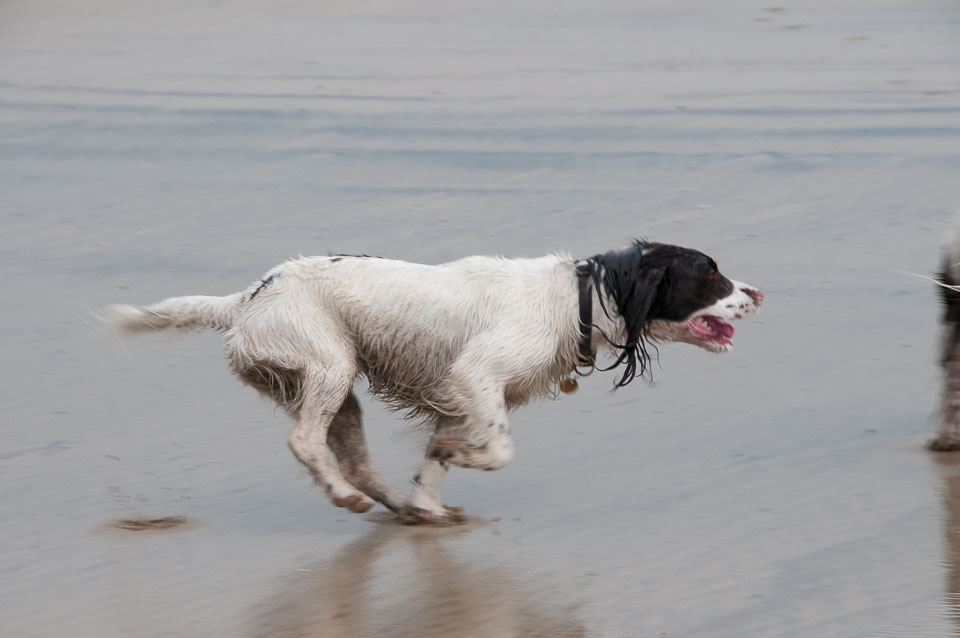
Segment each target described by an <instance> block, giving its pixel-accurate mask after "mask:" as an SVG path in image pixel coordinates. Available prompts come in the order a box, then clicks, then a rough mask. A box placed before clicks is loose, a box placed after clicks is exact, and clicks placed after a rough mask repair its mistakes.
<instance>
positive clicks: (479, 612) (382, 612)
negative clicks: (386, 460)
mask: <svg viewBox="0 0 960 638" xmlns="http://www.w3.org/2000/svg"><path fill="white" fill-rule="evenodd" d="M471 529H473V528H471V527H469V526H468V527H466V528H442V529H436V528H419V527H404V526H401V525H399V524H396V523H394V522H392V521H387V520H378V521H377V524H376V525H375V526H374V529H372V530H371V531H370V533H369V534H367V535H366V536H364V537H362V538H360V539H359V540H357V541H354V542H353V543H351V544H349V545H348V546H347V547H345V548H344V549H343V550H342V551H341V552H340V553H339V555H338V556H336V557H335V558H334V559H333V560H332V562H329V563H322V564H321V565H319V566H316V567H313V568H311V569H310V570H309V572H306V571H305V572H304V576H303V577H302V578H296V579H295V580H294V582H293V583H291V584H290V585H287V586H285V587H284V588H283V590H282V591H281V592H280V593H279V594H278V595H277V596H276V597H275V598H273V599H272V600H270V601H268V602H267V603H266V609H265V611H263V612H262V613H261V614H259V615H258V616H259V617H258V619H257V622H256V623H255V630H254V635H255V636H264V637H265V636H270V637H271V638H279V637H285V636H331V637H341V636H344V637H345V636H349V637H351V638H365V637H368V636H369V637H378V638H382V637H396V638H402V637H408V636H409V637H413V636H416V637H417V638H429V637H431V636H436V637H440V636H444V637H446V636H465V637H470V638H473V637H476V638H483V637H489V638H513V637H516V638H521V637H523V638H540V637H542V638H548V637H550V638H574V637H583V636H586V635H587V633H586V630H585V628H584V627H583V625H582V624H581V623H580V622H579V621H577V620H575V619H573V618H571V617H570V613H571V612H570V610H569V609H566V610H564V609H562V608H561V607H559V606H556V605H554V604H552V603H551V602H550V601H543V600H541V599H540V596H542V593H540V592H534V591H531V590H529V589H525V588H523V587H521V586H519V585H518V584H517V583H516V582H515V580H514V578H512V577H511V575H510V574H509V573H508V571H507V570H504V569H503V568H500V567H494V566H486V565H482V564H479V561H477V560H474V559H461V558H458V557H454V556H452V555H451V551H450V550H449V549H448V548H447V547H446V544H447V542H448V541H449V540H451V539H452V537H453V536H456V535H459V534H464V533H469V532H470V530H471Z"/></svg>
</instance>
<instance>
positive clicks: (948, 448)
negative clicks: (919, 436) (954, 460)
mask: <svg viewBox="0 0 960 638" xmlns="http://www.w3.org/2000/svg"><path fill="white" fill-rule="evenodd" d="M927 448H928V449H930V450H931V451H933V452H956V451H958V450H960V439H957V438H954V437H950V436H938V437H937V438H935V439H934V440H932V441H930V442H929V443H927Z"/></svg>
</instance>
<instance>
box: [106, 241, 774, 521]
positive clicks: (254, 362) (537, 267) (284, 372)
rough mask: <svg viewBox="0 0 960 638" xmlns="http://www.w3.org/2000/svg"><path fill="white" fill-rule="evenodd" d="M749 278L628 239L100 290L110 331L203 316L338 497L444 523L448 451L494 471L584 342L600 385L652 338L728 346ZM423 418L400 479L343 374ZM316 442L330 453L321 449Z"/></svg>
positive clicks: (195, 326)
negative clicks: (597, 248) (425, 438)
mask: <svg viewBox="0 0 960 638" xmlns="http://www.w3.org/2000/svg"><path fill="white" fill-rule="evenodd" d="M762 300H763V294H762V293H761V292H760V291H759V290H757V289H756V288H754V287H753V286H749V285H747V284H743V283H740V282H737V281H732V280H730V279H727V278H726V277H725V276H723V275H722V274H721V273H720V271H719V270H718V269H717V264H716V262H714V260H713V259H711V258H710V257H708V256H707V255H705V254H703V253H701V252H698V251H696V250H691V249H688V248H681V247H679V246H672V245H667V244H659V243H651V242H647V241H636V242H634V243H632V244H630V245H628V246H625V247H623V248H620V249H617V250H612V251H609V252H606V253H603V254H598V255H596V256H594V257H591V258H588V259H583V260H580V261H577V260H575V259H572V258H570V257H568V256H566V255H561V254H554V255H549V256H546V257H540V258H536V259H505V258H502V257H479V256H478V257H466V258H464V259H460V260H458V261H454V262H451V263H446V264H440V265H436V266H427V265H421V264H414V263H408V262H403V261H395V260H388V259H380V258H375V257H367V256H351V255H336V256H329V257H301V258H299V259H294V260H292V261H288V262H286V263H284V264H281V265H280V266H277V267H276V268H274V269H272V270H270V271H269V272H267V273H266V274H265V275H264V276H263V278H262V279H260V280H258V281H256V282H254V283H253V284H251V285H250V287H249V288H247V289H246V290H244V291H242V292H238V293H235V294H232V295H227V296H225V297H208V296H189V297H174V298H170V299H166V300H164V301H161V302H159V303H156V304H153V305H150V306H112V307H110V308H109V309H108V310H107V312H106V314H105V316H104V320H105V321H106V323H107V324H108V325H110V326H112V328H113V329H114V330H116V331H117V332H119V333H135V332H148V331H157V330H166V329H177V330H182V331H190V330H201V329H214V330H218V331H220V332H222V333H223V335H224V341H225V349H226V356H227V359H228V361H229V364H230V367H231V369H232V370H233V372H234V373H235V374H236V375H237V376H238V377H239V378H240V380H241V381H243V382H244V383H245V384H247V385H249V386H252V387H253V388H255V389H256V390H258V391H259V392H261V393H262V394H264V395H266V396H267V397H270V398H271V399H272V400H273V401H275V402H276V403H277V405H279V406H280V407H282V408H283V409H284V410H286V411H287V412H288V413H289V414H290V416H291V417H292V418H293V419H294V420H295V421H296V426H295V427H294V428H293V432H292V433H291V434H290V437H289V439H288V443H289V447H290V450H291V451H292V452H293V455H294V456H295V457H296V458H297V459H298V460H299V461H300V462H301V463H302V464H303V465H304V466H306V468H307V469H308V470H309V471H310V473H311V475H312V476H313V477H314V479H315V480H316V482H317V484H319V485H320V486H321V487H323V489H324V490H325V491H326V492H327V494H328V496H329V498H330V500H331V501H332V502H333V504H334V505H336V506H338V507H345V508H347V509H349V510H350V511H353V512H365V511H366V510H368V509H369V508H370V507H371V506H373V504H374V502H379V503H382V504H383V505H384V506H386V507H387V508H389V509H390V510H392V511H394V512H396V513H398V514H399V515H400V516H401V517H404V518H406V519H408V520H412V521H414V522H447V521H450V520H452V519H455V518H456V517H457V514H456V511H455V510H453V509H451V508H447V507H445V506H443V505H442V504H441V502H440V497H439V489H440V484H441V483H442V481H443V479H444V477H445V476H446V473H447V471H448V469H449V467H450V466H451V465H456V466H459V467H465V468H477V469H483V470H498V469H500V468H502V467H504V466H505V465H507V464H508V463H509V462H510V461H511V459H513V455H514V447H513V439H512V438H511V436H510V427H509V424H508V420H507V414H508V412H509V411H510V410H512V409H514V408H516V407H519V406H521V405H524V404H526V403H527V402H529V401H530V400H531V399H532V398H534V397H556V396H558V395H559V393H558V390H563V391H571V390H572V389H574V388H575V387H576V382H575V379H576V375H577V374H581V373H586V372H589V371H592V370H593V369H594V368H597V363H596V356H597V352H598V350H603V351H605V352H606V353H608V354H609V355H610V356H611V359H610V364H609V365H608V366H606V367H603V368H597V369H601V370H612V369H618V370H619V371H620V372H621V374H620V376H619V378H618V379H617V381H616V386H617V387H621V386H624V385H627V384H628V383H630V381H632V380H633V379H634V378H635V377H636V376H637V375H643V374H644V373H645V371H647V370H648V367H649V364H650V356H649V355H648V352H647V350H648V347H649V346H650V344H651V343H657V342H666V341H679V342H684V343H689V344H693V345H696V346H699V347H701V348H704V349H706V350H709V351H711V352H725V351H727V350H729V349H730V348H731V347H732V344H733V333H734V328H733V326H732V325H730V323H729V322H730V321H732V320H735V319H741V318H743V317H746V316H748V315H751V314H753V313H755V312H756V311H757V309H758V307H759V306H760V303H761V301H762ZM360 376H363V377H365V378H366V380H367V381H368V382H369V384H370V389H371V391H372V393H373V394H374V395H376V396H378V397H380V398H381V399H383V400H384V401H386V402H387V403H388V404H390V405H391V406H393V407H395V408H397V409H400V410H403V411H406V412H407V414H408V416H411V417H414V418H421V419H423V420H424V421H426V422H427V423H429V424H430V425H432V426H433V427H434V435H433V438H432V439H431V440H430V443H429V444H428V446H427V451H426V459H425V461H424V462H423V465H422V466H421V468H420V470H419V471H418V472H417V473H416V475H415V476H414V478H413V483H414V491H413V494H412V495H407V494H405V493H403V492H401V491H399V490H397V489H396V488H394V487H393V486H391V485H390V484H389V483H387V481H386V480H384V478H383V477H382V476H381V475H380V473H379V472H378V471H377V470H376V468H375V467H374V465H373V463H372V462H371V460H370V457H369V455H368V452H367V446H366V441H365V437H364V433H363V426H362V421H361V414H360V405H359V403H358V401H357V397H356V394H355V392H354V382H355V381H356V379H357V378H358V377H360ZM328 450H329V451H332V452H333V455H334V456H335V457H336V461H337V463H336V464H335V463H334V462H333V460H332V459H331V458H330V456H329V454H328Z"/></svg>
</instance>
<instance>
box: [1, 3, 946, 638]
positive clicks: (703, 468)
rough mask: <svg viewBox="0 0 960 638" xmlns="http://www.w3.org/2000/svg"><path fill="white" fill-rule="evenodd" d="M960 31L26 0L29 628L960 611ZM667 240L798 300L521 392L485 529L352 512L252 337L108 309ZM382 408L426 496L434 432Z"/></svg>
mask: <svg viewBox="0 0 960 638" xmlns="http://www.w3.org/2000/svg"><path fill="white" fill-rule="evenodd" d="M958 35H960V6H958V5H956V4H955V3H950V2H931V1H925V0H919V1H918V0H902V1H898V0H880V1H873V0H871V1H867V0H852V1H851V2H842V3H826V2H803V3H792V4H782V5H772V4H764V3H751V2H740V1H736V0H733V1H726V0H722V1H718V2H710V3H708V2H670V3H662V2H646V1H640V2H627V1H626V0H597V1H595V2H589V3H588V2H576V3H575V2H567V1H564V0H559V1H556V2H509V3H508V2H492V3H491V2H487V3H476V2H462V3H453V2H447V3H442V2H429V1H426V0H391V1H390V2H385V1H377V0H374V1H373V2H363V3H360V2H336V1H334V2H309V1H307V0H278V1H276V2H262V1H259V0H258V1H254V0H238V1H224V2H187V1H185V0H165V1H163V2H152V3H136V2H121V1H120V0H89V1H88V2H82V3H80V2H67V1H65V0H7V1H5V2H4V3H3V4H2V6H0V215H2V219H3V233H2V236H0V269H2V273H3V275H2V279H3V288H2V289H3V311H2V313H0V317H2V319H0V321H2V328H3V329H2V330H0V352H2V353H3V360H4V361H5V362H6V363H5V364H4V376H3V384H2V386H0V420H2V426H0V635H2V636H5V637H6V636H9V637H18V638H19V637H29V636H37V637H53V636H71V637H75V638H81V637H106V636H109V637H113V636H118V637H119V636H124V637H126V636H144V637H150V638H153V637H166V636H169V637H177V638H181V637H209V636H230V637H274V636H290V637H293V636H323V637H334V638H337V637H358V638H364V637H374V636H376V637H396V638H408V637H417V638H422V637H446V636H453V637H456V636H465V637H474V636H476V637H489V638H500V637H525V636H543V637H547V636H550V637H553V636H560V637H566V636H577V637H580V636H591V637H609V638H641V637H652V638H685V637H707V638H714V637H716V638H723V637H730V638H743V637H746V636H749V637H766V636H771V637H776V636H790V637H810V638H823V637H834V636H857V637H875V636H897V637H902V636H911V637H921V638H923V637H939V636H952V635H956V634H957V632H958V624H957V621H956V618H958V616H960V598H958V596H960V540H958V539H960V456H958V457H956V458H951V457H950V456H949V455H940V456H934V455H931V454H930V453H928V452H926V451H925V450H924V449H923V445H924V443H925V441H926V440H927V439H928V438H929V436H930V433H931V432H932V431H933V430H934V429H935V427H936V418H935V406H936V398H937V392H938V373H937V368H936V360H937V355H936V331H937V314H938V306H937V301H936V297H935V294H934V290H933V286H932V285H931V284H930V283H929V282H927V281H924V280H922V279H920V278H917V277H914V276H911V275H909V274H904V272H913V273H922V274H928V273H931V272H933V271H934V270H935V269H936V268H937V267H938V260H939V252H938V251H939V246H940V244H941V243H942V241H943V239H944V237H945V235H946V232H947V229H948V228H949V227H950V225H951V224H952V222H953V220H954V216H955V214H956V211H957V210H958V208H960V179H958V175H960V37H958ZM636 236H643V237H647V238H650V239H653V240H657V241H664V242H668V243H677V244H681V245H687V246H692V247H696V248H699V249H701V250H703V251H705V252H707V253H709V254H711V255H712V256H714V257H715V258H716V259H717V260H718V262H719V263H720V266H721V268H722V269H723V271H724V272H725V273H726V274H728V275H730V276H731V277H734V278H736V279H740V280H743V281H747V282H750V283H752V284H755V285H756V286H758V287H760V288H761V289H762V290H763V291H764V293H765V294H766V301H765V305H764V307H763V309H762V310H761V313H760V314H759V315H758V316H757V317H755V318H752V319H750V320H748V321H745V322H742V323H739V324H738V325H737V344H736V347H735V349H734V351H733V352H731V353H729V354H726V355H722V356H716V355H710V354H708V353H706V352H704V351H701V350H697V349H694V348H691V347H689V346H683V345H666V346H664V347H662V348H661V349H660V363H659V367H656V368H655V370H654V383H653V384H652V385H648V384H644V383H640V382H637V383H634V384H633V385H631V386H630V387H628V388H625V389H623V390H620V391H617V392H615V393H614V392H611V387H612V384H613V380H614V376H613V375H612V374H606V375H605V374H599V373H598V374H596V375H594V376H592V377H591V378H589V379H587V380H585V381H584V382H582V383H581V389H580V391H579V392H578V393H576V394H574V395H571V396H568V397H565V398H564V399H563V400H561V401H557V402H546V403H538V404H535V405H531V406H528V407H527V408H525V409H522V410H520V411H518V412H516V413H514V415H513V416H512V423H513V426H514V433H515V439H516V443H517V449H518V454H517V458H516V460H515V461H514V463H513V464H512V465H511V466H509V467H508V468H506V469H504V470H503V471H500V472H495V473H482V472H472V471H466V470H459V471H456V470H455V471H453V472H452V473H451V475H450V477H449V480H448V482H447V484H446V486H445V500H446V502H448V503H450V504H452V505H460V506H463V507H464V508H465V511H466V512H467V513H468V514H470V515H473V516H475V517H477V518H478V519H480V520H477V521H474V522H472V523H471V524H469V525H466V526H464V527H460V528H448V529H421V528H410V527H403V526H400V525H397V524H394V523H393V522H392V521H391V520H390V518H389V517H388V516H386V515H385V514H384V513H383V512H382V511H381V512H379V513H377V512H372V513H371V514H367V515H362V516H358V515H351V514H347V513H345V511H344V510H338V509H336V508H333V507H332V506H331V505H329V503H328V502H327V501H326V499H325V498H324V497H323V495H322V494H320V493H319V492H318V490H317V489H316V488H314V487H313V486H312V485H311V483H310V481H309V479H308V477H307V476H306V473H305V472H304V471H303V470H302V469H301V468H300V466H299V465H298V464H297V463H296V462H295V461H294V459H293V458H292V456H291V455H290V453H289V452H288V450H287V448H286V437H287V433H288V431H289V428H290V427H291V424H290V423H289V422H288V419H287V418H286V417H285V416H284V415H283V414H281V413H279V412H276V411H274V410H273V409H272V407H271V406H270V405H267V404H266V403H264V402H263V401H262V400H261V399H259V398H258V397H257V396H256V394H255V393H254V392H253V391H251V390H249V389H248V388H245V387H242V386H241V385H240V384H239V383H238V382H237V381H236V380H235V379H233V378H232V377H231V376H230V375H229V373H228V372H227V370H226V366H225V364H224V362H223V358H222V355H221V352H220V342H219V338H218V337H217V336H216V335H215V334H203V335H190V336H187V337H184V338H164V337H145V338H142V339H139V340H137V341H134V342H130V343H129V344H127V345H126V346H125V347H120V346H118V345H117V344H114V343H112V342H111V341H110V340H109V339H108V338H107V337H106V336H105V335H104V334H103V333H102V332H101V331H100V330H99V328H98V326H97V325H96V322H95V321H93V320H92V319H91V315H92V313H93V312H95V311H97V310H99V309H101V308H102V307H103V306H105V305H107V304H110V303H118V302H131V303H146V302H153V301H156V300H159V299H161V298H164V297H167V296H173V295H183V294H227V293H231V292H234V291H236V290H239V289H241V288H243V287H245V286H246V285H248V284H249V283H250V282H252V281H254V280H255V279H257V278H258V277H260V276H261V275H262V274H263V273H264V272H265V271H266V270H268V269H269V268H270V267H272V266H273V265H275V264H276V263H278V262H280V261H282V260H284V259H286V258H288V257H291V256H296V255H298V254H328V253H331V252H344V253H365V254H372V255H380V256H384V257H392V258H400V259H406V260H411V261H418V262H425V263H440V262H443V261H447V260H451V259H455V258H457V257H460V256H464V255H469V254H476V253H489V254H504V255H508V256H535V255H541V254H544V253H547V252H553V251H565V252H568V253H570V254H572V255H575V256H589V255H592V254H595V253H597V252H602V251H604V250H607V249H610V248H614V247H616V246H618V245H621V244H622V243H623V242H624V240H626V239H628V238H630V237H636ZM364 410H365V414H366V420H367V431H368V433H369V436H370V438H371V446H372V451H373V455H374V458H375V460H376V461H377V463H378V465H379V466H380V468H381V469H382V471H383V472H384V474H385V475H386V476H388V477H389V478H390V479H391V480H392V481H394V482H395V483H396V484H397V485H407V484H408V483H407V481H408V479H409V476H410V474H411V473H412V471H413V470H414V469H415V467H416V465H417V463H418V459H419V458H420V455H421V454H422V446H423V444H424V436H423V435H422V434H421V433H419V432H416V431H413V430H411V428H410V427H409V426H406V425H404V424H402V423H399V422H398V421H397V418H396V415H393V414H391V413H389V412H388V411H386V410H384V409H383V408H382V407H381V406H380V405H378V404H377V403H375V402H372V401H370V400H366V399H365V401H364ZM121 520H126V521H127V523H123V524H120V525H119V526H118V525H116V523H117V521H121ZM142 520H148V521H149V520H156V521H159V522H158V526H159V527H161V528H163V529H157V530H151V529H142V528H139V529H138V528H137V525H138V524H139V523H137V521H142Z"/></svg>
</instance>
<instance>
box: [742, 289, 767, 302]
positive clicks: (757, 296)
mask: <svg viewBox="0 0 960 638" xmlns="http://www.w3.org/2000/svg"><path fill="white" fill-rule="evenodd" d="M740 290H741V291H742V292H743V293H744V294H746V295H747V296H748V297H750V298H751V299H753V303H755V304H757V305H758V306H759V305H760V302H762V301H763V293H762V292H760V291H759V290H757V289H756V288H746V287H744V288H741V289H740Z"/></svg>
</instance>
